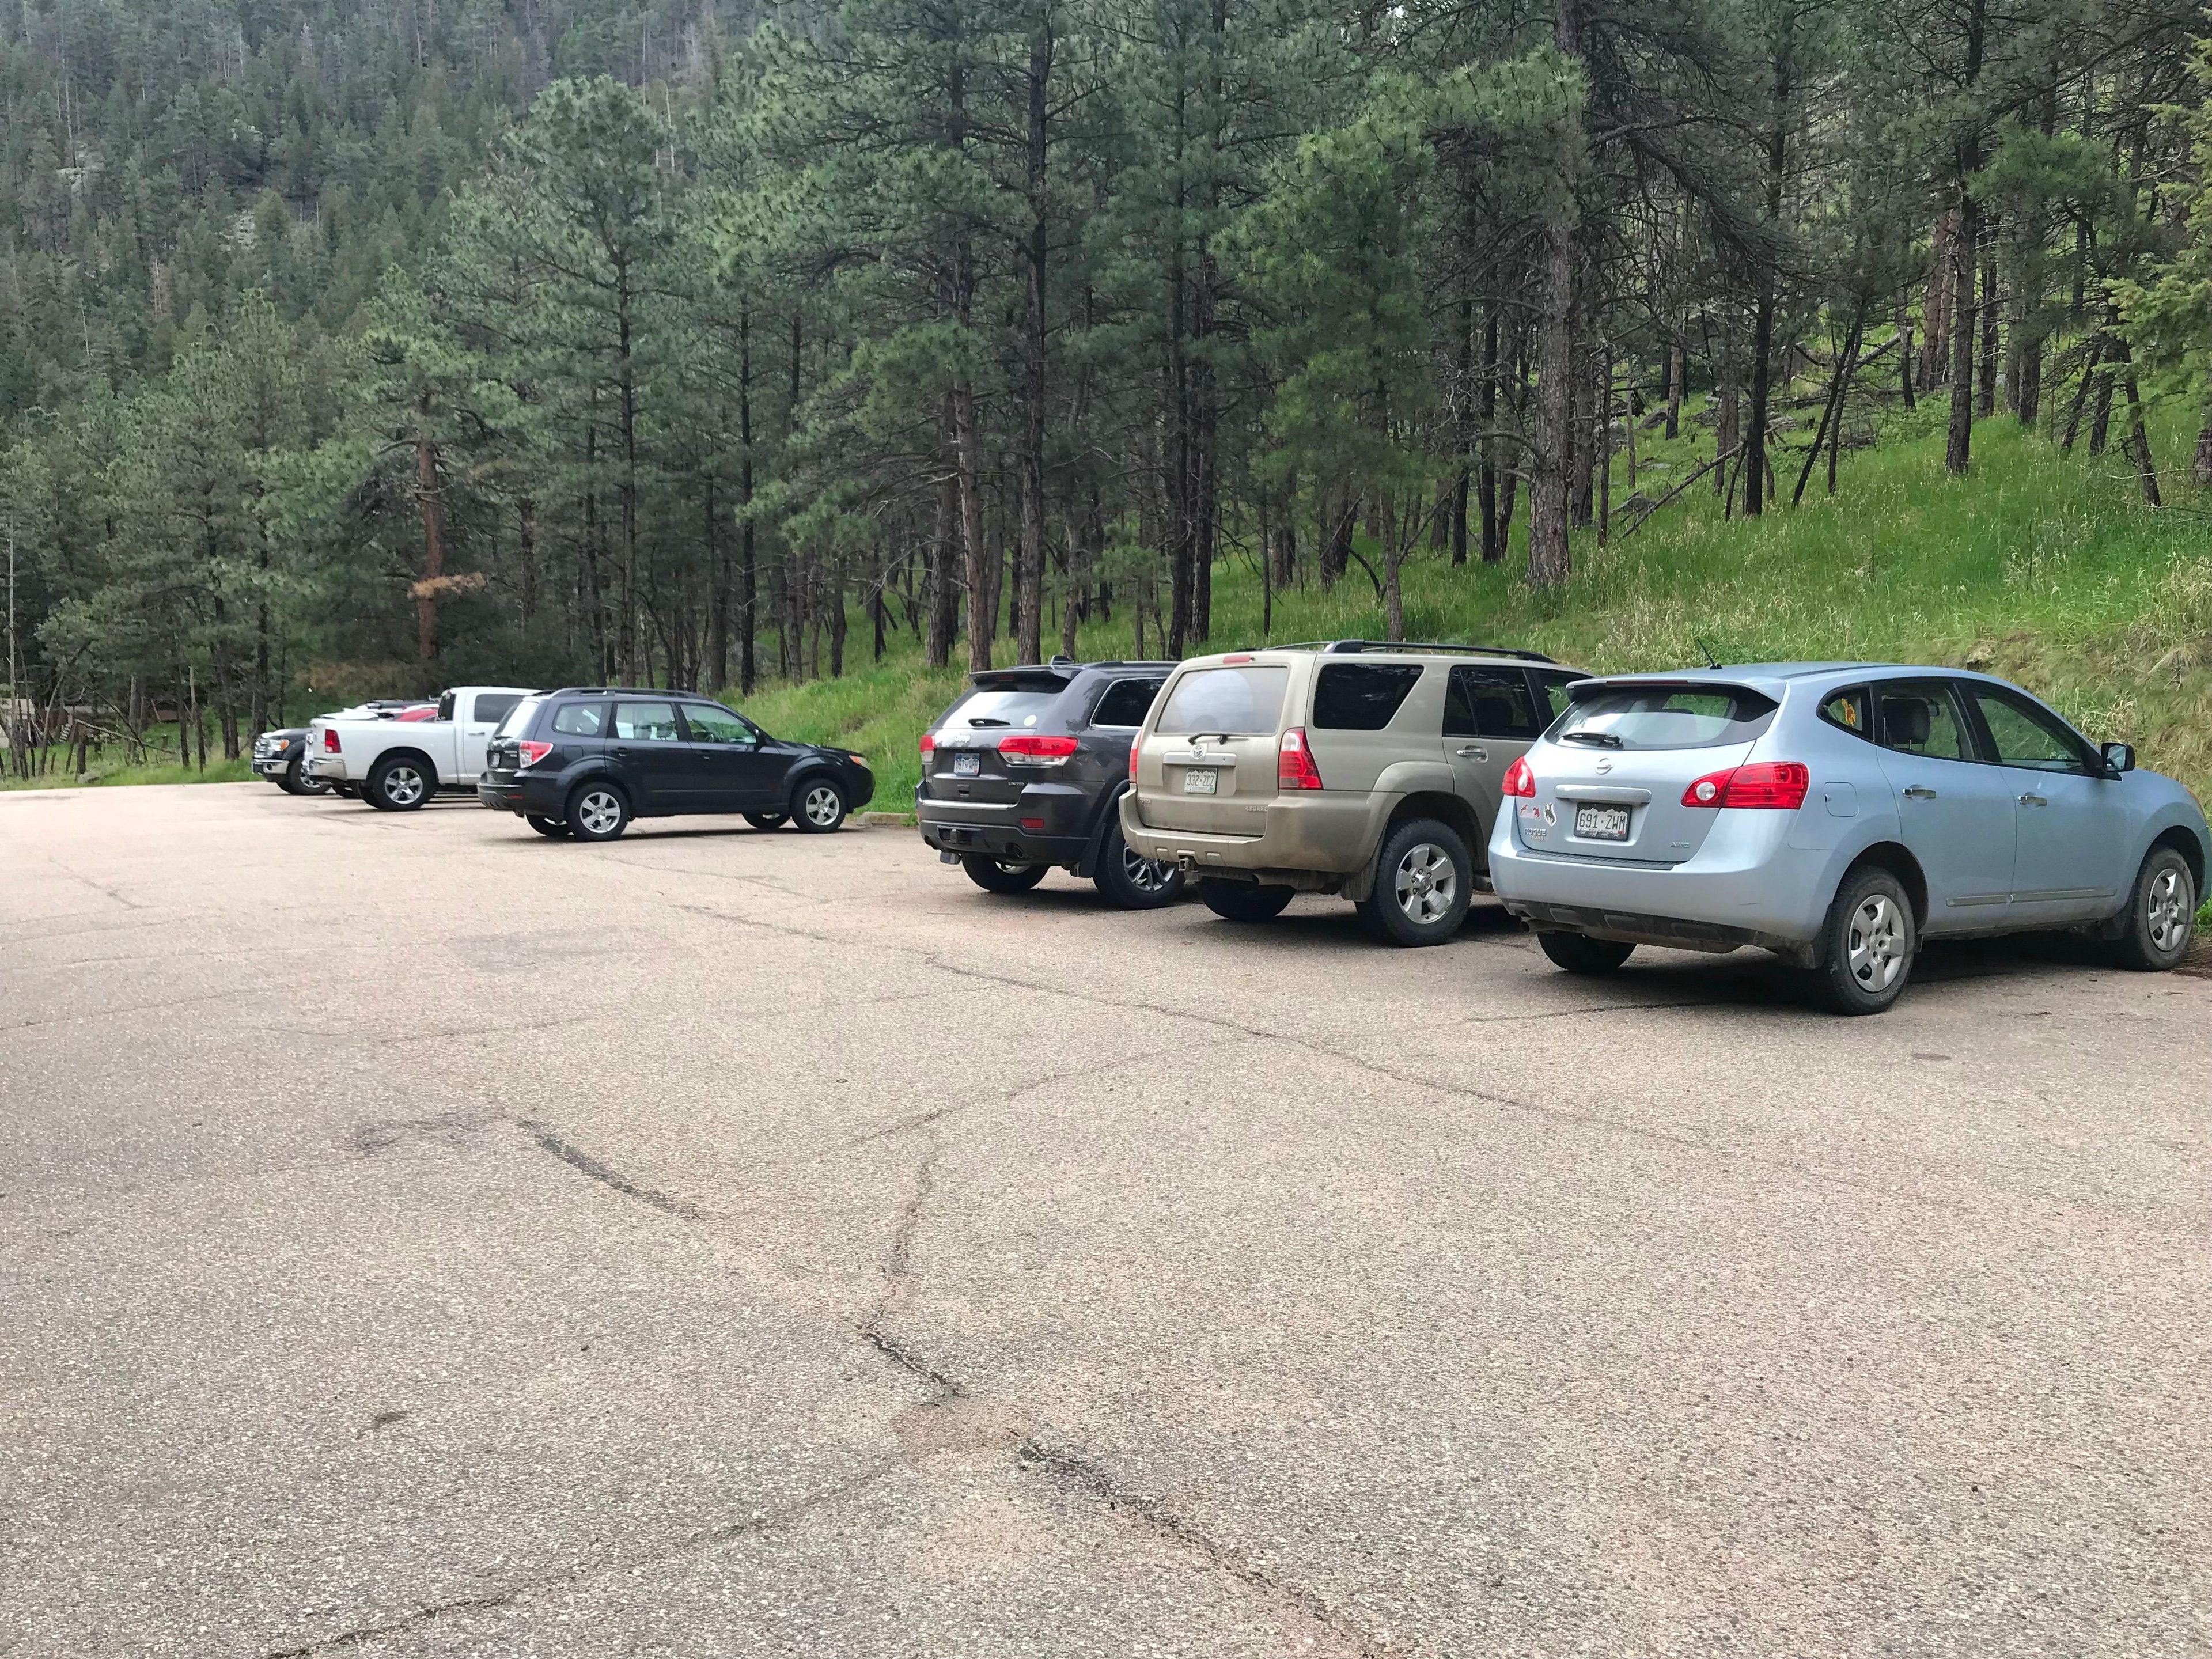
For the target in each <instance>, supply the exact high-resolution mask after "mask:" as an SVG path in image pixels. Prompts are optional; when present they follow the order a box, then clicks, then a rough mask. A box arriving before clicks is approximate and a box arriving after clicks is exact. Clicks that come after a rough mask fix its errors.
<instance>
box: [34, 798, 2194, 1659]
mask: <svg viewBox="0 0 2212 1659" xmlns="http://www.w3.org/2000/svg"><path fill="white" fill-rule="evenodd" d="M2208 1016H2212V981H2207V980H2206V979H2204V978H2202V977H2196V976H2191V975H2163V976H2141V975H2124V974H2120V973H2116V972H2112V971H2108V970H2106V969H2101V968H2098V967H2096V966H2094V965H2093V964H2091V963H2089V962H2088V961H2087V958H2086V957H2085V955H2084V953H2083V952H2081V951H2078V950H2074V951H2069V950H2068V949H2067V948H2065V947H2064V946H2063V945H2030V946H2027V947H2022V946H2020V945H1992V946H1975V947H1971V948H1969V947H1957V948H1954V949H1952V950H1949V951H1931V952H1930V953H1929V956H1928V957H1926V958H1925V959H1924V960H1923V975H1922V982H1921V983H1919V984H1918V985H1917V986H1916V987H1915V988H1914V989H1913V990H1912V991H1911V992H1910V993H1909V994H1908V995H1907V997H1906V999H1905V1001H1904V1002H1903V1003H1902V1004H1901V1005H1900V1006H1899V1008H1898V1009H1897V1010H1896V1011H1895V1012H1893V1013H1891V1014H1889V1015H1887V1016H1885V1017H1882V1018H1876V1019H1868V1020H1856V1021H1851V1020H1838V1019H1835V1018H1830V1017H1827V1016H1825V1015H1821V1014H1818V1013H1814V1012H1809V1011H1808V1010H1807V1009H1806V1008H1805V1007H1803V1006H1802V1005H1801V1004H1800V1003H1799V1002H1798V1001H1797V1000H1796V996H1795V993H1794V991H1793V989H1792V987H1790V983H1789V982H1788V980H1787V978H1786V976H1785V975H1782V974H1781V973H1780V972H1779V971H1778V969H1776V968H1775V967H1774V966H1773V965H1772V964H1771V963H1770V962H1769V961H1768V960H1767V959H1765V958H1763V957H1754V956H1751V955H1744V956H1741V957H1730V958H1726V959H1723V960H1720V961H1712V960H1709V959H1705V958H1700V957H1691V956H1686V955H1680V956H1678V955H1672V954H1668V953H1663V952H1662V953H1654V952H1644V953H1640V954H1639V956H1638V957H1637V959H1636V961H1635V962H1634V963H1632V965H1631V967H1630V968H1629V969H1627V970H1626V971H1625V972H1624V973H1623V974H1621V975H1619V976H1618V977H1616V978H1614V979H1613V980H1611V981H1577V980H1575V979H1571V978H1569V977H1567V976H1565V975H1560V974H1559V973H1557V972H1555V971H1553V969H1551V968H1550V966H1549V964H1547V963H1546V962H1545V961H1544V960H1543V959H1542V957H1541V956H1540V955H1539V954H1538V953H1537V952H1536V951H1534V949H1533V947H1532V946H1531V945H1530V943H1529V942H1528V940H1527V939H1526V938H1525V937H1523V936H1522V935H1520V934H1519V933H1517V932H1516V931H1515V930H1514V929H1513V928H1511V927H1510V926H1509V925H1508V924H1507V922H1506V921H1505V920H1504V917H1503V915H1502V913H1500V912H1499V911H1498V910H1497V909H1496V908H1495V907H1494V906H1490V905H1488V904H1486V903H1485V904H1481V905H1479V906H1478V908H1477V910H1476V912H1475V914H1474V916H1473V917H1472V918H1471V920H1470V921H1469V924H1468V927H1467V929H1466V931H1465V933H1464V934H1463V935H1462V938H1461V939H1458V940H1457V941H1455V943H1454V944H1452V945H1448V946H1445V947H1443V948H1440V949H1437V950H1431V951H1392V950H1389V949H1386V948H1383V947H1381V946H1378V945H1375V944H1372V943H1370V941H1369V940H1368V939H1366V938H1365V937H1364V935H1363V934H1362V933H1360V932H1359V931H1358V928H1357V927H1356V926H1355V924H1354V922H1353V920H1352V915H1351V912H1350V909H1349V908H1348V907H1346V906H1344V905H1342V904H1340V903H1339V902H1334V901H1327V900H1320V899H1302V900H1300V901H1298V902H1297V903H1296V904H1295V905H1294V906H1293V907H1292V908H1291V910H1290V911H1289V912H1288V913H1286V914H1285V916H1284V917H1282V918H1281V919H1280V920H1279V921H1276V922H1274V923H1272V924H1269V925H1267V926H1265V927H1235V926H1232V925H1231V924H1228V923H1225V922H1222V921H1218V920H1217V919H1215V918H1214V917H1213V916H1212V915H1210V914H1208V913H1207V912H1206V911H1205V910H1204V909H1203V908H1200V907H1199V906H1197V905H1195V904H1191V905H1185V906H1182V907H1179V908H1176V909H1174V910H1172V911H1170V912H1166V913H1162V914H1153V915H1123V914H1120V913H1117V912H1115V911H1112V910H1109V909H1107V908H1104V907H1103V905H1102V904H1101V903H1100V902H1098V901H1097V898H1096V897H1095V896H1094V895H1093V894H1092V891H1091V888H1090V886H1089V884H1087V883H1086V884H1078V883H1075V882H1073V881H1072V880H1071V879H1069V878H1066V877H1063V876H1054V877H1053V878H1050V879H1049V880H1048V882H1047V883H1046V884H1045V885H1044V886H1043V887H1042V888H1041V889H1039V890H1037V891H1036V892H1035V893H1033V894H1031V895H1030V896H1026V897H1023V898H1018V899H1001V898H994V897H992V896H988V895H986V894H984V893H981V892H980V891H978V890H976V889H975V888H974V887H973V886H972V885H971V884H969V882H968V881H967V880H966V879H965V878H963V877H962V876H961V874H960V873H959V872H957V870H951V869H946V868H944V867H941V866H939V864H938V862H937V860H936V859H935V856H934V855H933V854H931V853H930V852H929V851H928V850H927V848H923V847H922V846H921V845H920V843H919V842H918V841H917V839H916V838H915V836H914V834H913V832H912V831H911V830H909V829H895V828H870V829H853V830H848V831H847V832H845V833H842V834H840V835H837V836H830V837H810V836H799V835H796V834H793V833H791V832H789V831H783V832H778V833H763V832H757V831H753V830H750V829H745V828H744V827H742V825H740V824H738V823H737V821H735V820H732V821H729V822H728V823H725V822H723V821H721V820H706V821H702V820H679V821H673V822H670V821H663V822H660V823H651V822H648V823H644V824H641V825H640V826H639V827H638V828H637V829H635V830H634V831H633V833H632V834H631V835H630V836H629V837H628V838H627V839H625V840H623V841H622V842H617V843H615V844H612V845H609V846H580V845H568V844H565V843H556V842H544V841H541V840H540V839H539V838H538V836H535V835H532V834H531V833H530V832H529V831H528V830H527V829H525V828H523V826H522V825H521V824H520V823H519V822H518V821H516V820H514V819H512V818H507V817H501V816H495V815H493V814H490V813H487V812H484V811H481V810H478V809H477V808H476V807H475V806H474V805H467V804H454V805H447V804H445V803H440V804H438V805H435V806H433V807H431V808H429V809H428V810H426V811H422V812H419V813H415V814H385V813H378V812H374V811H369V810H368V809H366V808H364V807H362V806H360V805H356V804H352V803H346V802H339V801H327V800H295V799H289V798H287V797H285V796H283V795H281V794H279V793H276V791H274V790H272V789H269V788H267V787H262V786H258V785H238V786H222V787H218V786H209V787H194V788H185V789H155V788H140V789H131V790H116V791H77V792H69V793H41V794H12V795H0V1098H4V1107H5V1109H4V1111H0V1331H4V1335H0V1528H4V1534H0V1654H4V1655H6V1656H8V1659H46V1656H58V1655H71V1656H76V1655H100V1656H116V1655H191V1656H195V1659H201V1656H206V1659H224V1656H255V1659H258V1656H275V1655H293V1656H306V1655H322V1654H343V1655H348V1656H362V1659H387V1656H414V1655H433V1654H435V1655H464V1654H465V1655H472V1656H474V1655H498V1656H506V1655H515V1656H520V1655H544V1656H554V1655H562V1656H565V1655H577V1656H592V1659H597V1656H613V1655H623V1656H629V1655H647V1654H650V1655H656V1656H659V1655H676V1656H702V1659H703V1656H734V1655H739V1654H756V1653H759V1654H793V1655H809V1656H830V1655H834V1656H856V1659H876V1656H886V1659H888V1656H939V1655H943V1656H961V1659H983V1656H1016V1655H1019V1656H1060V1655H1091V1654H1096V1655H1112V1656H1116V1659H1122V1656H1137V1655H1207V1656H1212V1655H1226V1656H1246V1655H1250V1656H1279V1655H1289V1654H1313V1655H1366V1656H1399V1655H1405V1656H1413V1655H1484V1656H1489V1655H1506V1654H1511V1655H1516V1656H1518V1655H1546V1656H1549V1655H1570V1654H1571V1655H1615V1654H1618V1655H1639V1656H1641V1655H1683V1656H1690V1655H1698V1656H1705V1655H1720V1654H1728V1655H1735V1654H1741V1655H1759V1656H1773V1655H1784V1654H1787V1655H1791V1656H1825V1655H1877V1654H1879V1655H1884V1656H1918V1655H1931V1656H1932V1655H1946V1656H1951V1655H1982V1654H1988V1655H2004V1656H2031V1655H2033V1656H2041V1655H2050V1656H2060V1655H2064V1656H2086V1655H2112V1656H2137V1659H2142V1656H2163V1655H2184V1654H2188V1655H2201V1654H2203V1653H2205V1652H2206V1651H2208V1650H2212V1398H2209V1397H2208V1396H2212V1352H2208V1350H2212V1321H2208V1319H2207V1317H2206V1290H2207V1285H2208V1264H2212V1252H2208V1248H2207V1247H2208V1243H2212V1225H2208V1220H2209V1219H2212V1217H2209V1216H2208V1195H2212V1182H2208V1180H2207V1174H2208V1153H2212V1133H2208V1111H2212V1108H2208V1083H2212V1024H2208Z"/></svg>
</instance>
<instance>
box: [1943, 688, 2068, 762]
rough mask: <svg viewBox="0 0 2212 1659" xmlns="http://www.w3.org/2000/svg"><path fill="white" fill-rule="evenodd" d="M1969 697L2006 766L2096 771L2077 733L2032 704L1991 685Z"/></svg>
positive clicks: (1999, 757)
mask: <svg viewBox="0 0 2212 1659" xmlns="http://www.w3.org/2000/svg"><path fill="white" fill-rule="evenodd" d="M1970 695H1972V697H1973V699H1974V706H1975V707H1976V708H1978V709H1980V710H1981V714H1982V724H1983V725H1984V726H1987V727H1988V728H1989V733H1990V741H1991V742H1993V743H1994V744H1996V751H1997V759H1998V760H2000V761H2002V763H2004V764H2005V765H2007V766H2025V767H2028V768H2031V769H2033V770H2035V771H2038V772H2080V773H2083V774H2085V775H2086V774H2088V773H2091V772H2093V771H2094V770H2096V769H2095V768H2093V767H2092V766H2091V765H2090V764H2089V757H2088V755H2087V753H2086V752H2085V751H2084V750H2083V749H2082V747H2081V744H2079V743H2077V742H2076V741H2075V737H2074V734H2073V733H2072V732H2069V731H2068V730H2067V729H2066V728H2065V726H2063V725H2061V724H2060V723H2059V722H2058V721H2057V720H2055V719H2054V718H2052V716H2051V715H2050V714H2047V713H2046V712H2045V711H2044V710H2043V709H2040V708H2037V707H2036V706H2035V705H2034V704H2033V703H2031V702H2023V701H2021V699H2020V698H2017V697H2008V696H2005V694H2004V693H2003V692H2002V691H1998V690H1993V689H1991V688H1990V687H1988V686H1981V685H1977V686H1974V687H1972V690H1971V693H1970Z"/></svg>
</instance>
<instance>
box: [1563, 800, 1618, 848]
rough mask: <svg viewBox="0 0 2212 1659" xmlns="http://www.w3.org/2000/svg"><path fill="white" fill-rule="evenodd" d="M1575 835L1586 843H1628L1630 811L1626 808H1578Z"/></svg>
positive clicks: (1576, 810)
mask: <svg viewBox="0 0 2212 1659" xmlns="http://www.w3.org/2000/svg"><path fill="white" fill-rule="evenodd" d="M1575 833H1576V834H1577V835H1578V836H1581V837H1582V838H1583V840H1584V841H1626V840H1627V839H1628V809H1627V808H1626V806H1577V808H1575Z"/></svg>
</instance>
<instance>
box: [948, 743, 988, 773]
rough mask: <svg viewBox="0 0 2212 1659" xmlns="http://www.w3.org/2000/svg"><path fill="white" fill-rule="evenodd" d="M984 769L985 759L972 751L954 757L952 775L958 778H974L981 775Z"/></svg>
mask: <svg viewBox="0 0 2212 1659" xmlns="http://www.w3.org/2000/svg"><path fill="white" fill-rule="evenodd" d="M982 769H983V757H981V755H979V754H977V753H976V752H975V750H972V749H970V750H965V751H963V752H962V753H959V754H956V755H954V756H953V757H952V775H953V776H954V777H956V778H972V777H975V776H976V775H979V774H980V773H981V771H982Z"/></svg>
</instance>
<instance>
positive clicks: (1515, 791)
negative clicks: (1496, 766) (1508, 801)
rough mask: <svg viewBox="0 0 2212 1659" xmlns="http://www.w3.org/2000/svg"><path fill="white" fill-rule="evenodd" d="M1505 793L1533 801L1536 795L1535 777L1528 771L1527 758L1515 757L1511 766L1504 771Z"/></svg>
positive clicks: (1522, 756)
mask: <svg viewBox="0 0 2212 1659" xmlns="http://www.w3.org/2000/svg"><path fill="white" fill-rule="evenodd" d="M1505 793H1507V794H1508V795H1509V796H1510V795H1519V796H1521V797H1522V798H1524V799H1534V796H1535V793H1536V775H1535V774H1534V772H1531V771H1530V770H1529V769H1528V757H1527V756H1526V755H1521V756H1516V757H1515V758H1514V762H1513V764H1512V765H1510V766H1509V767H1507V768H1506V769H1505Z"/></svg>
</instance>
